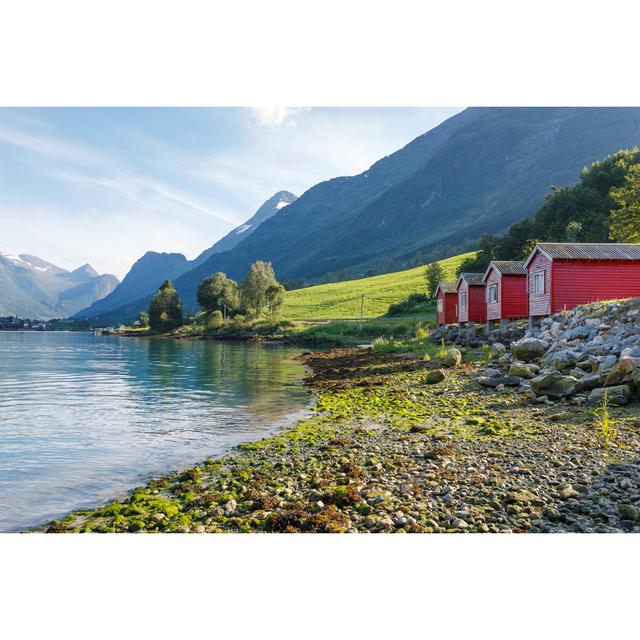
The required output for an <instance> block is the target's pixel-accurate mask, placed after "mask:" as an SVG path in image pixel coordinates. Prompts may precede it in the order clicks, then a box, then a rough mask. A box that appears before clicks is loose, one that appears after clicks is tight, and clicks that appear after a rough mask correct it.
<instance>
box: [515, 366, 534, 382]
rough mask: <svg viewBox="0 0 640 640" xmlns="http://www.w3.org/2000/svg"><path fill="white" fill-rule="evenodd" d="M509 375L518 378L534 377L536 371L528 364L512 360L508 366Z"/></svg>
mask: <svg viewBox="0 0 640 640" xmlns="http://www.w3.org/2000/svg"><path fill="white" fill-rule="evenodd" d="M509 375H510V376H517V377H519V378H526V379H527V380H528V379H529V378H533V377H535V375H536V373H535V371H534V370H533V368H532V367H531V365H530V364H525V363H524V362H514V363H513V364H512V365H511V366H510V367H509Z"/></svg>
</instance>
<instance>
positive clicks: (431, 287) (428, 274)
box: [425, 262, 444, 298]
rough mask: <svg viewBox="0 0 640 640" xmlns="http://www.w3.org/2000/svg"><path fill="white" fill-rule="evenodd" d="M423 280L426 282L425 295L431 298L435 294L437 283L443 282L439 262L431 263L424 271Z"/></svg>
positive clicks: (442, 273)
mask: <svg viewBox="0 0 640 640" xmlns="http://www.w3.org/2000/svg"><path fill="white" fill-rule="evenodd" d="M425 278H426V280H427V295H428V296H429V297H430V298H432V297H433V296H434V294H435V292H436V287H437V286H438V283H440V282H442V281H443V280H444V269H443V268H442V265H441V264H440V263H439V262H432V263H431V264H429V265H427V268H426V269H425Z"/></svg>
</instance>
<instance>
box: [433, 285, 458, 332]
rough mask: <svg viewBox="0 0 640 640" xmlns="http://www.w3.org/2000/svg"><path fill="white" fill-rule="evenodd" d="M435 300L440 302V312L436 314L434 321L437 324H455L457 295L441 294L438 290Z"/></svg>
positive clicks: (456, 319)
mask: <svg viewBox="0 0 640 640" xmlns="http://www.w3.org/2000/svg"><path fill="white" fill-rule="evenodd" d="M436 300H442V311H437V312H436V320H437V322H438V324H455V323H456V322H458V316H457V313H456V309H457V303H458V294H456V293H443V292H442V291H441V290H440V291H438V295H437V297H436ZM436 304H437V303H436Z"/></svg>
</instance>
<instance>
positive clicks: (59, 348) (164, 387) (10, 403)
mask: <svg viewBox="0 0 640 640" xmlns="http://www.w3.org/2000/svg"><path fill="white" fill-rule="evenodd" d="M298 353H299V350H297V349H294V348H289V347H284V346H281V345H262V346H260V345H250V344H241V343H234V344H232V343H223V342H211V341H186V340H185V341H178V340H153V339H144V338H117V337H97V336H92V335H90V334H86V333H53V332H51V333H44V332H42V333H41V332H15V333H14V332H1V331H0V531H15V530H19V529H24V528H28V527H33V526H36V525H38V524H41V523H43V522H46V521H47V520H49V519H51V518H54V517H57V516H60V515H62V514H65V513H67V512H68V511H71V510H73V509H77V508H84V507H88V506H92V505H95V504H99V503H100V502H104V501H105V500H108V499H109V498H112V497H114V496H117V495H119V494H122V493H125V492H126V491H128V490H130V489H132V488H133V487H134V486H137V485H139V484H141V483H142V482H143V481H144V479H145V478H148V477H149V476H150V475H157V474H160V473H163V472H166V471H169V470H173V469H179V468H181V467H186V466H188V465H190V464H193V463H195V462H198V461H200V460H203V459H205V458H206V457H208V456H211V455H216V454H221V453H223V452H225V451H226V450H228V449H229V448H230V447H232V446H233V445H236V444H238V443H240V442H247V441H249V440H256V439H259V438H262V437H264V436H266V435H268V434H269V433H272V432H273V431H274V430H275V429H276V428H277V427H278V426H281V425H282V424H283V423H285V422H289V421H291V420H293V419H295V417H296V416H297V415H299V414H301V413H303V412H304V410H305V409H306V408H307V407H308V406H309V404H310V398H309V395H308V394H307V393H305V392H304V390H303V389H302V376H303V373H304V369H303V367H302V366H301V365H299V364H296V363H294V362H292V361H291V360H290V358H291V357H292V356H294V355H297V354H298Z"/></svg>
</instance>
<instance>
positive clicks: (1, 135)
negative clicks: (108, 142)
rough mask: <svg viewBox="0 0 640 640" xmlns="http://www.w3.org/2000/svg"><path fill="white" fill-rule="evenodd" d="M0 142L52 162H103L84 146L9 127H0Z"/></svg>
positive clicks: (101, 158)
mask: <svg viewBox="0 0 640 640" xmlns="http://www.w3.org/2000/svg"><path fill="white" fill-rule="evenodd" d="M0 142H4V143H6V144H10V145H13V146H14V147H19V148H20V149H23V150H25V151H30V152H32V153H36V154H38V155H41V156H44V157H47V158H51V159H53V160H65V161H67V162H73V163H76V164H83V165H87V164H90V165H95V164H100V163H102V162H104V158H103V156H102V154H101V153H100V152H98V151H96V150H94V149H91V148H89V147H87V146H85V145H80V144H77V143H72V142H68V141H66V140H61V139H59V138H56V137H54V136H48V135H43V134H41V133H37V134H35V135H34V134H30V133H25V132H24V131H21V130H19V129H15V128H11V127H0Z"/></svg>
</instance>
